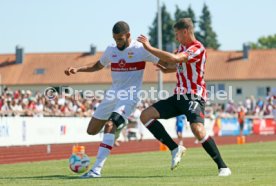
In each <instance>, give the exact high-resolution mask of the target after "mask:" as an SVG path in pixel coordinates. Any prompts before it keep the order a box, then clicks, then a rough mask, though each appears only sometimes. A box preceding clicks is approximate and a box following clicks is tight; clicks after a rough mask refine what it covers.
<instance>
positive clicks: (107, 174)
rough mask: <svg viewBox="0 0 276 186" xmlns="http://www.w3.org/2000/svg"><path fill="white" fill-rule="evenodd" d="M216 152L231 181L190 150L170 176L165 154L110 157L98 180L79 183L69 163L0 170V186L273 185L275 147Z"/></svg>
mask: <svg viewBox="0 0 276 186" xmlns="http://www.w3.org/2000/svg"><path fill="white" fill-rule="evenodd" d="M219 148H220V151H221V154H222V156H223V158H224V160H225V161H226V163H227V164H228V165H229V167H230V168H231V170H232V175H231V176H230V177H218V176H217V174H218V172H217V167H216V165H215V163H214V162H213V161H212V160H211V158H210V157H209V156H208V155H207V154H206V153H205V151H204V150H203V148H191V149H188V151H187V154H186V156H185V157H184V158H183V159H182V162H181V164H180V165H179V167H178V168H177V169H176V170H174V171H170V161H171V156H170V153H169V152H150V153H148V152H147V153H137V154H124V155H112V156H110V157H109V159H108V160H107V161H106V164H105V168H104V170H103V172H102V176H103V177H102V178H97V179H79V178H78V177H79V175H78V174H75V173H73V172H71V171H70V170H69V168H68V160H59V161H44V162H35V163H18V164H10V165H0V185H5V186H10V185H20V186H23V185H26V186H33V185H35V186H39V185H51V186H57V185H65V186H69V185H72V186H73V185H74V186H82V185H91V186H92V185H103V186H108V185H111V186H115V185H128V186H134V185H143V186H144V185H146V186H147V185H156V186H157V185H158V186H159V185H189V186H191V185H199V186H202V185H211V186H213V185H231V186H233V185H249V186H253V185H276V142H267V143H251V144H244V145H225V146H220V147H219ZM94 159H95V157H93V158H91V160H92V162H93V161H94Z"/></svg>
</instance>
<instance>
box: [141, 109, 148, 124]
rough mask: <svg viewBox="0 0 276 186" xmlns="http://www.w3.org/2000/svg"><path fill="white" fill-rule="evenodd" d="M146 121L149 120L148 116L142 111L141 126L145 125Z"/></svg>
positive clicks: (145, 111)
mask: <svg viewBox="0 0 276 186" xmlns="http://www.w3.org/2000/svg"><path fill="white" fill-rule="evenodd" d="M148 120H149V116H148V113H147V110H143V111H142V113H141V115H140V121H141V122H142V123H143V124H146V123H147V122H148Z"/></svg>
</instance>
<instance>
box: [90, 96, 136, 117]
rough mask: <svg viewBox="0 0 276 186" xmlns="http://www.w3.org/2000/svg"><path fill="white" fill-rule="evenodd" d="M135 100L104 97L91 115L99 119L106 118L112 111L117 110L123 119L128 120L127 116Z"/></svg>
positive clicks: (131, 110) (133, 106)
mask: <svg viewBox="0 0 276 186" xmlns="http://www.w3.org/2000/svg"><path fill="white" fill-rule="evenodd" d="M136 105H137V102H134V101H129V100H118V99H114V100H107V99H104V100H103V101H102V102H101V103H100V105H99V106H98V107H97V109H96V111H95V113H94V115H93V117H95V118H97V119H100V120H108V119H109V117H110V115H111V113H112V112H117V113H118V114H120V115H121V116H123V118H124V119H125V121H126V122H127V121H128V117H129V116H130V115H131V113H132V112H133V111H134V109H135V108H136Z"/></svg>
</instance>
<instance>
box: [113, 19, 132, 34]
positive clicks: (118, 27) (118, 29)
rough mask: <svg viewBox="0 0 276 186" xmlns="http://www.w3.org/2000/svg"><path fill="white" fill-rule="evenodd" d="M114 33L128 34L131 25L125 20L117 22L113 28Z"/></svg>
mask: <svg viewBox="0 0 276 186" xmlns="http://www.w3.org/2000/svg"><path fill="white" fill-rule="evenodd" d="M112 32H113V34H127V33H129V26H128V24H127V23H126V22H124V21H119V22H117V23H116V24H115V25H114V26H113V29H112Z"/></svg>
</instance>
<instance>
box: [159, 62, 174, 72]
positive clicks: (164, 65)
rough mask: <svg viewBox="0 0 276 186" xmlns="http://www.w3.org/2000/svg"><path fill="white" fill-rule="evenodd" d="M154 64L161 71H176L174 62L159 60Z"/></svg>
mask: <svg viewBox="0 0 276 186" xmlns="http://www.w3.org/2000/svg"><path fill="white" fill-rule="evenodd" d="M156 66H157V67H158V69H160V70H161V71H162V72H163V73H173V72H176V66H175V64H172V63H167V62H165V61H162V60H160V61H159V62H158V64H157V65H156Z"/></svg>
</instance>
